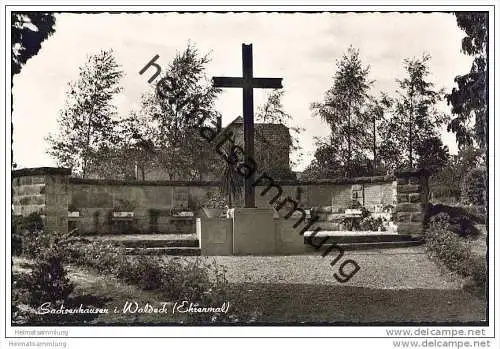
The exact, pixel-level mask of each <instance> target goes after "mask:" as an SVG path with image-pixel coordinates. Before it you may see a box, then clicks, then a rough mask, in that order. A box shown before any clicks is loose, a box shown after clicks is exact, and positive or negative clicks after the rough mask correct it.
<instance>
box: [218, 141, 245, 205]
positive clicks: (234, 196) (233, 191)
mask: <svg viewBox="0 0 500 349" xmlns="http://www.w3.org/2000/svg"><path fill="white" fill-rule="evenodd" d="M233 142H234V136H233ZM227 144H228V145H227V146H225V147H224V149H222V151H223V152H224V153H225V155H226V156H227V158H228V159H230V162H232V163H236V162H237V161H238V155H237V154H236V152H235V151H234V148H232V146H229V143H227ZM219 177H220V178H221V181H220V191H221V193H222V194H223V195H224V196H225V197H226V199H227V204H228V206H229V208H232V207H234V204H235V202H236V201H237V200H238V199H240V198H241V194H242V191H243V183H244V180H243V176H242V175H241V174H239V173H238V172H237V170H236V168H235V166H234V165H231V164H230V163H229V162H227V161H223V165H222V166H221V167H219Z"/></svg>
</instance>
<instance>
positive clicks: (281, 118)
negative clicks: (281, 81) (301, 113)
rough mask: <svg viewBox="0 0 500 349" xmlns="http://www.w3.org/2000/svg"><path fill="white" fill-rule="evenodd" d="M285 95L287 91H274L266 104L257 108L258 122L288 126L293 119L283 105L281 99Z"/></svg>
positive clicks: (269, 95)
mask: <svg viewBox="0 0 500 349" xmlns="http://www.w3.org/2000/svg"><path fill="white" fill-rule="evenodd" d="M284 94H285V90H282V89H275V90H272V91H271V92H270V93H269V94H268V96H267V100H266V102H265V103H264V104H263V105H262V106H260V107H258V108H257V113H256V114H257V115H256V119H257V120H258V121H261V122H264V123H270V124H286V123H287V122H288V121H290V119H291V115H290V114H288V113H286V112H285V111H284V110H283V109H284V108H283V104H282V103H281V98H282V97H283V95H284Z"/></svg>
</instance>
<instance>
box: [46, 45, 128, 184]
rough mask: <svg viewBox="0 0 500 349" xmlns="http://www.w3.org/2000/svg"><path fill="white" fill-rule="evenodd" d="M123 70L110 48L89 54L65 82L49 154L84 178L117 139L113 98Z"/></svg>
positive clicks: (100, 161)
mask: <svg viewBox="0 0 500 349" xmlns="http://www.w3.org/2000/svg"><path fill="white" fill-rule="evenodd" d="M122 76H123V72H122V71H121V70H120V66H119V65H118V63H117V62H116V60H115V58H114V56H113V52H112V51H111V50H103V51H100V52H99V53H97V54H94V55H90V56H89V57H88V59H87V62H86V63H85V64H84V65H83V66H82V67H80V74H79V78H78V80H76V81H73V82H70V83H69V84H68V86H69V89H68V91H67V93H66V104H65V106H64V108H63V109H62V110H61V111H60V114H59V117H58V125H59V132H58V133H57V134H56V135H52V134H51V135H49V137H48V139H47V140H48V142H49V144H50V149H49V151H48V152H49V154H50V155H51V156H53V157H54V158H55V159H56V160H57V162H58V165H60V166H65V167H72V168H73V171H74V173H75V174H77V175H81V176H82V177H84V178H85V177H86V176H87V175H88V172H89V168H91V167H95V166H98V165H99V164H100V163H102V162H103V161H102V160H103V159H102V155H106V154H109V151H110V149H113V148H114V146H115V145H116V144H118V143H119V142H120V141H119V137H118V136H119V133H118V132H117V130H116V126H117V124H118V122H117V120H115V118H114V117H115V115H116V107H115V106H114V104H113V103H112V99H113V97H114V96H115V95H116V94H117V93H119V92H120V91H121V87H120V86H119V85H118V84H119V81H120V79H121V78H122Z"/></svg>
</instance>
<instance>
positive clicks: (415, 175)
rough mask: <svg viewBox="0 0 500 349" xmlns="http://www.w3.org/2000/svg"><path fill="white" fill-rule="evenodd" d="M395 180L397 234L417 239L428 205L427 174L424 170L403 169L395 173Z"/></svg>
mask: <svg viewBox="0 0 500 349" xmlns="http://www.w3.org/2000/svg"><path fill="white" fill-rule="evenodd" d="M395 175H396V180H397V187H396V190H397V194H396V195H397V204H396V217H395V218H396V223H397V226H398V234H405V235H406V234H407V235H412V236H415V237H418V236H420V235H422V233H423V230H424V218H425V214H426V212H427V208H428V203H429V198H428V196H429V184H428V180H429V173H428V171H426V170H424V169H404V170H400V171H397V172H396V173H395Z"/></svg>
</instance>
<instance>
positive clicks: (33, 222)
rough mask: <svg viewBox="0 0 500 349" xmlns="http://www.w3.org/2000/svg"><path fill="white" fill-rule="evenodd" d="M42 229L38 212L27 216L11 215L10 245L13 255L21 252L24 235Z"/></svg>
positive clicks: (35, 232)
mask: <svg viewBox="0 0 500 349" xmlns="http://www.w3.org/2000/svg"><path fill="white" fill-rule="evenodd" d="M42 230H43V221H42V217H41V216H40V214H38V213H36V212H33V213H31V214H30V215H28V216H27V217H23V216H20V215H16V216H15V215H12V220H11V234H12V235H11V247H12V254H13V255H20V254H22V253H23V240H24V236H26V235H30V234H38V233H39V232H40V231H42Z"/></svg>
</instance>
